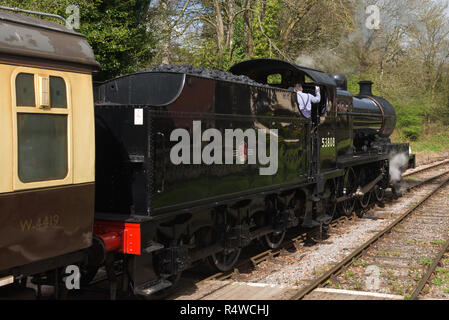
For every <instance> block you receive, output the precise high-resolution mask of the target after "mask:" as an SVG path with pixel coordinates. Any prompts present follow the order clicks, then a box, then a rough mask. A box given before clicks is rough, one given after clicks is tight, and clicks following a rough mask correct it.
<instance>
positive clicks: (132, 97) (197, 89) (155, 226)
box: [0, 7, 414, 296]
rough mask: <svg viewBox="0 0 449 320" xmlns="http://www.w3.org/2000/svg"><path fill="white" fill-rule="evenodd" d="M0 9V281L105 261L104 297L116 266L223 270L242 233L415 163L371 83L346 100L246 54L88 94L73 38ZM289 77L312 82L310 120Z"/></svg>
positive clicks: (262, 236) (386, 181) (302, 223)
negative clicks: (396, 139) (218, 66)
mask: <svg viewBox="0 0 449 320" xmlns="http://www.w3.org/2000/svg"><path fill="white" fill-rule="evenodd" d="M0 9H2V10H1V11H0V22H1V23H0V35H1V36H0V69H1V70H2V72H1V73H0V78H1V80H2V83H3V84H4V88H3V89H4V90H3V91H2V92H3V96H2V97H3V98H2V99H1V100H0V113H1V115H2V116H1V117H0V123H1V126H0V132H1V133H2V135H1V136H2V138H1V140H0V151H1V152H2V158H1V159H0V164H1V168H0V170H1V173H2V177H4V179H2V180H0V221H2V223H1V225H0V287H10V286H14V285H16V284H19V283H20V284H22V286H21V287H23V286H25V285H26V284H27V281H26V280H27V279H28V278H31V279H32V281H33V283H35V284H37V285H38V286H40V285H42V284H53V285H55V287H56V288H58V285H60V282H61V279H62V277H63V276H64V272H63V271H64V270H63V268H64V267H65V266H68V265H78V266H80V267H81V271H82V278H81V280H82V282H83V283H89V282H90V280H91V279H93V277H94V276H95V274H96V273H97V270H98V269H99V268H100V267H105V269H106V272H107V274H108V278H109V281H110V283H111V294H112V295H113V296H114V295H115V291H116V289H117V278H116V267H120V269H121V271H122V274H123V281H122V283H123V289H124V290H125V291H131V292H132V293H133V294H136V295H144V296H147V295H152V294H158V293H164V292H166V291H167V289H169V288H171V287H173V284H175V283H176V281H177V280H178V279H179V277H180V275H181V273H182V271H184V270H186V269H187V268H191V267H193V266H195V264H197V263H200V262H203V261H207V262H208V263H209V264H210V265H211V266H213V267H214V268H216V269H217V270H221V271H225V270H229V269H231V268H232V267H233V266H234V265H235V263H236V261H237V260H238V258H239V255H240V252H241V250H242V248H244V247H246V246H248V245H249V243H251V242H252V241H254V240H258V241H260V242H261V243H262V244H263V245H264V246H266V247H267V248H276V247H278V246H279V245H280V244H281V243H282V241H283V239H284V237H285V234H286V231H287V230H289V229H292V228H298V229H299V228H303V229H310V228H314V227H315V226H322V225H327V224H329V223H330V221H331V220H332V219H333V218H334V217H335V216H336V215H337V214H343V215H350V214H352V213H353V212H354V210H361V209H364V208H367V207H369V206H370V205H372V204H373V203H374V202H375V201H382V198H383V196H384V192H385V190H386V189H387V188H393V190H395V189H396V186H395V183H397V182H398V181H397V180H398V178H397V177H396V178H395V179H392V173H397V171H398V170H399V172H400V171H401V170H404V169H406V168H408V167H414V156H413V155H412V154H411V152H410V151H409V146H408V144H394V143H391V141H390V140H389V136H390V135H391V133H392V132H393V130H394V128H395V121H396V117H395V111H394V108H393V107H392V106H391V105H390V104H389V103H388V102H387V101H386V100H384V99H382V98H380V97H376V96H373V94H372V92H371V85H372V83H370V82H362V83H361V84H360V86H361V88H360V94H359V95H358V96H356V97H354V96H353V95H352V94H350V93H349V92H348V91H347V85H346V78H345V77H344V76H343V75H340V74H335V75H328V74H325V73H323V72H320V71H317V70H313V69H309V68H305V67H300V66H297V65H295V64H293V63H289V62H286V61H281V60H273V59H259V60H251V61H246V62H242V63H240V64H237V65H235V66H234V67H232V68H231V70H230V73H225V72H220V71H212V70H204V69H200V68H194V67H191V66H162V67H159V68H155V69H152V70H142V71H141V72H138V73H135V74H131V75H126V76H123V77H119V78H116V79H113V80H110V81H107V82H105V83H102V84H96V85H94V87H93V91H94V92H93V93H92V81H91V75H92V72H93V71H95V70H96V69H97V68H98V63H97V62H96V61H95V57H94V54H93V52H92V51H91V49H90V47H89V46H88V44H87V42H86V40H85V38H84V36H83V35H81V34H78V33H76V32H74V31H73V30H70V29H67V28H66V27H63V26H61V25H59V24H57V23H53V22H48V21H43V20H40V19H36V18H32V17H29V16H24V15H20V14H15V13H7V12H5V11H3V10H9V11H20V10H17V9H11V8H4V7H1V8H0ZM27 13H32V14H39V15H46V14H42V13H35V12H34V13H33V12H30V11H27ZM51 17H53V18H54V15H51ZM68 43H69V44H70V45H68ZM297 83H301V84H303V88H304V91H305V92H311V93H312V92H314V88H315V86H319V87H320V89H321V90H320V91H321V101H320V102H319V103H318V104H316V105H313V106H312V112H311V118H306V117H304V116H303V114H302V113H301V111H300V109H299V108H298V103H297V97H296V93H295V92H293V91H292V90H291V88H292V87H294V86H295V85H296V84H297ZM93 100H95V105H94V104H93ZM93 109H94V110H95V115H94V112H93ZM94 135H95V137H94ZM94 140H95V141H94ZM94 142H95V146H94ZM94 155H95V163H94ZM398 155H402V157H405V159H406V160H405V162H403V163H401V164H400V167H397V168H396V167H393V166H392V165H391V160H392V159H394V158H395V157H397V156H398ZM396 162H397V161H395V163H396ZM94 183H95V185H94ZM298 231H299V230H298ZM0 295H1V294H0Z"/></svg>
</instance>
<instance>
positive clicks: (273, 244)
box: [261, 231, 286, 249]
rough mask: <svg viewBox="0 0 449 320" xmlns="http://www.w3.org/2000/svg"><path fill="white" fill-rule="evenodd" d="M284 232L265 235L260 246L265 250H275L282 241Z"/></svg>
mask: <svg viewBox="0 0 449 320" xmlns="http://www.w3.org/2000/svg"><path fill="white" fill-rule="evenodd" d="M285 234H286V231H277V232H272V233H269V234H267V235H265V236H264V237H263V238H262V239H261V242H262V246H263V247H264V248H267V249H277V248H279V246H280V245H281V244H282V241H284V238H285Z"/></svg>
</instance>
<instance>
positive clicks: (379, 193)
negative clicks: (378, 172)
mask: <svg viewBox="0 0 449 320" xmlns="http://www.w3.org/2000/svg"><path fill="white" fill-rule="evenodd" d="M373 193H374V197H375V199H376V200H377V201H378V202H382V201H383V199H384V197H385V189H383V188H382V187H380V186H379V185H378V184H376V185H375V186H374V191H373Z"/></svg>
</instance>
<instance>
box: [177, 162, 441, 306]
mask: <svg viewBox="0 0 449 320" xmlns="http://www.w3.org/2000/svg"><path fill="white" fill-rule="evenodd" d="M444 165H449V161H441V162H437V163H435V164H431V165H428V166H425V167H424V168H420V169H419V170H415V171H413V172H411V173H408V174H407V175H406V177H411V178H410V181H409V186H408V187H407V190H408V191H410V190H412V189H416V188H419V187H421V186H423V185H425V184H428V183H430V182H432V181H434V180H437V179H440V178H441V177H443V176H445V175H448V174H449V171H447V170H444V168H440V167H443V166H444ZM438 168H440V169H439V170H441V171H443V172H438V173H437V174H435V171H436V170H438ZM432 169H434V170H432ZM446 169H447V168H446ZM431 171H432V172H431ZM429 175H430V176H429ZM413 177H415V179H412V178H413ZM391 197H392V196H391ZM390 201H391V200H390ZM356 220H357V217H356V216H355V215H353V216H350V217H346V216H343V217H339V218H338V219H336V220H334V221H333V222H332V223H331V225H330V226H329V227H330V230H332V229H333V228H336V227H337V226H345V224H350V223H352V222H354V221H356ZM321 231H322V230H320V229H315V230H313V231H312V232H311V233H309V234H307V233H303V234H301V235H299V236H297V237H294V238H291V239H290V240H288V241H286V242H284V243H283V244H282V245H281V247H280V248H278V249H275V250H267V251H264V252H261V253H257V254H255V255H253V256H250V257H249V258H247V259H244V260H243V261H242V262H240V263H239V264H238V265H237V266H236V268H235V269H234V270H233V271H230V272H225V273H216V274H213V275H211V276H208V277H207V278H205V279H203V280H199V281H196V282H194V283H193V286H194V287H202V286H205V285H206V286H207V284H209V283H212V282H222V283H223V284H230V283H233V282H234V283H237V282H238V279H239V278H240V274H241V273H248V272H251V270H254V269H256V268H257V266H258V265H259V264H261V263H262V262H264V261H267V260H272V259H275V258H276V257H280V256H282V255H284V254H285V253H287V252H288V251H289V250H295V248H298V247H300V246H302V245H304V244H306V243H307V242H308V241H310V240H312V241H317V242H320V241H321V239H320V235H321ZM318 285H319V284H318ZM220 288H221V287H220V286H213V287H212V288H211V290H210V292H206V293H204V294H202V295H201V294H200V295H196V296H195V295H194V299H207V298H208V297H210V296H213V294H214V293H216V291H217V290H220ZM310 288H311V290H313V286H311V287H310ZM308 292H310V291H308ZM178 296H179V295H176V296H172V297H169V299H176V298H177V297H178Z"/></svg>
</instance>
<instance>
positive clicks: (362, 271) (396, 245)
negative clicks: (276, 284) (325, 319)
mask: <svg viewBox="0 0 449 320" xmlns="http://www.w3.org/2000/svg"><path fill="white" fill-rule="evenodd" d="M433 180H434V181H435V184H436V185H434V186H433V188H432V189H431V190H430V192H428V193H427V195H426V196H425V197H423V198H422V199H421V200H420V201H419V202H417V203H416V204H414V205H413V206H412V207H411V208H409V209H408V210H407V211H406V212H405V213H403V214H401V215H400V216H399V217H398V218H397V219H395V221H394V222H393V223H391V224H390V225H389V226H388V227H387V228H385V229H384V230H382V231H380V232H379V233H378V234H376V235H375V236H374V237H372V238H371V239H370V240H369V241H367V242H366V243H364V244H363V245H361V246H360V247H358V248H357V249H356V250H354V251H353V252H352V253H351V254H350V255H348V256H347V257H346V258H345V259H344V260H342V261H341V262H340V263H338V264H337V265H335V266H334V267H333V268H332V269H330V270H329V271H327V272H326V273H324V274H323V275H321V276H320V277H319V278H317V279H316V280H314V281H313V282H312V283H311V284H309V285H308V286H307V287H305V288H303V289H301V290H300V291H299V292H298V293H297V294H295V295H294V296H293V297H292V299H294V300H300V299H304V298H306V299H307V298H308V299H326V298H325V297H327V298H330V299H334V298H335V294H337V295H338V291H320V292H321V294H319V293H318V294H315V295H314V291H315V290H316V289H317V288H320V287H321V288H323V287H328V288H337V289H338V290H345V289H347V290H356V291H361V293H366V292H373V293H379V292H380V293H387V294H396V295H402V296H404V297H405V298H407V299H417V298H418V297H419V295H420V293H421V292H422V289H423V288H424V286H425V284H426V283H428V281H429V278H430V277H431V275H432V274H433V273H434V272H435V268H436V267H437V265H438V263H439V261H440V260H441V258H442V257H443V255H444V254H445V253H446V252H447V249H448V247H449V242H448V239H446V240H445V241H443V240H441V238H442V237H446V238H447V237H448V236H447V230H448V228H449V214H448V212H447V209H446V208H447V204H448V202H449V201H447V200H448V199H447V196H446V195H447V192H448V191H449V187H448V186H447V185H448V182H449V174H448V173H447V172H445V173H444V174H440V175H438V177H437V178H436V179H433ZM430 200H432V201H437V204H436V205H435V204H432V203H431V202H430ZM417 226H421V228H418V227H417ZM426 237H427V238H426ZM429 237H433V238H438V239H437V240H435V239H434V240H430V238H429ZM443 243H444V245H443ZM368 267H374V268H371V269H372V270H374V271H375V272H376V271H377V277H378V278H377V284H374V285H373V286H371V285H369V283H362V281H363V279H365V280H366V269H367V268H368ZM375 282H376V281H375ZM380 283H382V284H383V285H380ZM342 292H343V291H342ZM324 293H326V294H324ZM330 293H333V294H330ZM347 293H348V291H345V294H347ZM309 295H311V296H310V297H309Z"/></svg>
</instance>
